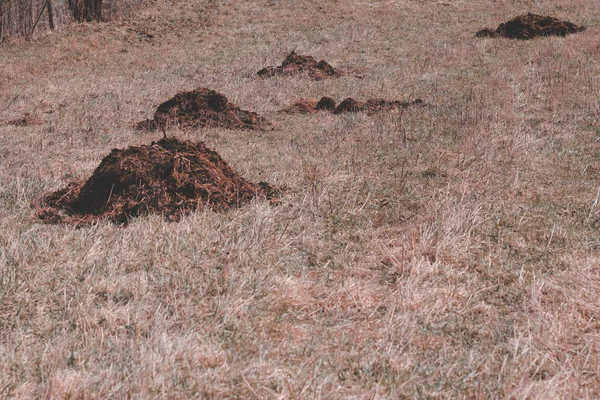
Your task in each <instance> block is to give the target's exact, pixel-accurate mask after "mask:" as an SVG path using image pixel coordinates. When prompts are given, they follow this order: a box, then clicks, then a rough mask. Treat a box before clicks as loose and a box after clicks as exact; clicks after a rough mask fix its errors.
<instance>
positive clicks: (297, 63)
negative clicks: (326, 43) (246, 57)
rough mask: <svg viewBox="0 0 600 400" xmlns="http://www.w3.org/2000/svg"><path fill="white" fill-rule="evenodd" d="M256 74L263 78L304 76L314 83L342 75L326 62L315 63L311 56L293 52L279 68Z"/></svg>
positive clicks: (271, 68)
mask: <svg viewBox="0 0 600 400" xmlns="http://www.w3.org/2000/svg"><path fill="white" fill-rule="evenodd" d="M257 74H258V76H260V77H263V78H270V77H273V76H290V75H298V74H306V75H308V76H309V77H310V78H312V79H313V80H315V81H320V80H322V79H328V78H337V77H339V76H342V75H343V74H342V72H341V71H339V70H338V69H336V68H334V67H332V66H331V65H329V64H328V63H327V62H326V61H324V60H321V61H317V60H316V59H315V58H314V57H312V56H302V55H300V54H297V53H296V52H295V51H292V52H291V53H290V54H288V56H287V57H286V58H285V60H283V63H281V65H280V66H278V67H266V68H263V69H261V70H260V71H258V73H257Z"/></svg>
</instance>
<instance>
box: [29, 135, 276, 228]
mask: <svg viewBox="0 0 600 400" xmlns="http://www.w3.org/2000/svg"><path fill="white" fill-rule="evenodd" d="M277 193H278V190H277V189H274V188H273V187H271V186H270V185H269V184H267V183H264V182H261V183H259V184H254V183H251V182H249V181H247V180H245V179H244V178H242V177H241V176H240V175H238V174H237V173H236V172H235V171H234V170H233V169H232V168H231V167H230V166H229V165H228V164H227V163H226V162H225V161H224V160H223V159H222V158H221V157H220V156H219V154H218V153H216V152H215V151H212V150H210V149H208V148H207V147H206V146H205V145H204V143H202V142H199V143H195V142H191V141H181V140H178V139H175V138H165V139H162V140H160V141H158V142H152V144H151V145H145V146H139V147H129V148H126V149H114V150H113V151H112V152H111V153H110V154H109V155H107V156H106V157H104V159H103V160H102V162H101V163H100V165H99V166H98V167H97V168H96V170H95V171H94V173H93V174H92V176H91V177H90V178H89V179H88V180H87V181H85V182H82V181H76V182H72V183H70V184H69V185H67V187H65V188H63V189H60V190H58V191H56V192H54V193H51V194H49V195H47V196H45V197H43V198H42V199H41V201H40V203H39V204H38V217H39V218H40V219H42V220H44V221H46V222H49V223H74V224H79V223H86V222H92V221H95V220H99V219H104V218H106V219H108V220H111V221H114V222H117V223H126V222H127V221H128V220H129V219H130V218H132V217H139V216H143V215H147V214H149V213H157V214H162V215H164V217H165V218H166V219H167V220H172V221H177V220H179V218H180V217H181V216H182V215H185V214H187V213H189V212H191V211H192V210H195V209H198V208H200V209H201V208H204V207H209V208H211V209H214V210H227V209H229V208H233V207H239V206H241V205H242V204H244V203H247V202H249V201H250V200H252V199H254V198H256V197H262V198H265V199H267V200H269V201H270V202H271V203H276V202H277V198H276V196H277Z"/></svg>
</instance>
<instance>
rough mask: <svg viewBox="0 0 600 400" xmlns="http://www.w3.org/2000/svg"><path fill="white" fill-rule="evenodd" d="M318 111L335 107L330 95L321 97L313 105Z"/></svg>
mask: <svg viewBox="0 0 600 400" xmlns="http://www.w3.org/2000/svg"><path fill="white" fill-rule="evenodd" d="M315 108H316V109H317V110H318V111H322V110H328V111H331V110H333V109H334V108H335V100H334V99H332V98H331V97H322V98H321V100H319V102H318V103H317V106H316V107H315Z"/></svg>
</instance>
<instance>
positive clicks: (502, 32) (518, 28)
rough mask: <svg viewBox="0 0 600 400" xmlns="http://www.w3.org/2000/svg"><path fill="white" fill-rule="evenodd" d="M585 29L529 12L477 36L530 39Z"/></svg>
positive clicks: (564, 34) (483, 31)
mask: <svg viewBox="0 0 600 400" xmlns="http://www.w3.org/2000/svg"><path fill="white" fill-rule="evenodd" d="M584 30H585V27H584V26H579V25H575V24H573V23H572V22H569V21H561V20H559V19H557V18H553V17H547V16H543V15H536V14H531V13H529V14H527V15H519V16H518V17H515V18H513V19H511V20H510V21H507V22H505V23H502V24H500V25H499V26H498V28H496V30H492V29H489V28H485V29H482V30H480V31H479V32H477V33H476V34H475V36H477V37H492V38H494V37H506V38H510V39H522V40H528V39H533V38H535V37H540V36H566V35H568V34H571V33H577V32H581V31H584Z"/></svg>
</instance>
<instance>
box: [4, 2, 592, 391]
mask: <svg viewBox="0 0 600 400" xmlns="http://www.w3.org/2000/svg"><path fill="white" fill-rule="evenodd" d="M527 12H532V13H536V14H541V15H551V16H555V17H558V18H561V19H566V20H569V21H571V22H574V23H577V24H581V25H585V26H587V27H588V29H587V30H586V31H584V32H581V33H577V34H574V35H570V36H567V37H566V38H548V39H536V40H530V41H527V42H523V41H513V40H507V39H479V38H475V37H474V35H475V32H476V31H478V30H480V29H482V28H484V27H489V26H497V25H498V24H499V23H500V22H503V21H507V20H509V19H510V18H512V17H514V16H515V15H520V14H525V13H527ZM599 26H600V3H599V2H597V1H595V0H579V1H576V2H573V1H571V0H558V1H550V0H541V1H536V2H528V1H525V2H523V1H516V0H515V1H512V0H506V1H501V2H500V1H499V2H492V1H480V0H462V1H452V2H450V1H448V2H441V1H411V0H399V1H349V0H339V1H331V2H313V1H308V0H307V1H304V0H299V1H266V0H265V1H251V2H250V1H240V0H230V1H219V2H209V1H206V2H202V1H183V0H181V1H173V2H167V1H164V2H162V1H158V2H157V3H156V4H155V5H154V6H153V7H151V8H148V9H146V10H142V11H140V12H139V14H138V15H136V16H134V17H132V18H131V19H130V20H128V21H122V22H118V21H114V22H111V23H102V24H84V25H81V26H67V27H63V28H62V29H61V31H60V32H58V33H55V34H53V35H51V36H46V37H39V38H37V40H36V41H34V42H32V43H29V44H25V43H23V44H18V43H16V44H10V45H8V46H4V47H2V48H0V88H1V90H0V120H1V122H0V125H1V126H0V136H1V137H2V141H3V144H2V146H0V360H2V362H1V363H0V397H18V398H39V397H48V398H117V397H131V398H155V397H166V398H190V397H193V396H197V397H203V398H244V399H246V398H348V397H353V398H433V397H436V398H448V399H450V398H452V399H455V398H481V399H493V398H502V399H508V398H514V399H548V398H598V397H599V396H600V383H599V382H600V380H599V379H598V374H599V371H600V355H599V352H600V348H599V344H598V343H600V320H599V312H600V252H599V249H600V242H599V233H600V204H599V201H600V196H599V193H600V192H599V187H600V179H599V175H600V123H599V116H600V98H599V97H598V93H599V89H600V81H599V80H600V36H599V33H600V32H599V29H598V27H599ZM294 49H296V51H297V52H298V53H300V54H310V55H313V56H314V57H315V58H316V59H319V60H321V59H324V60H327V61H328V62H329V63H331V65H334V66H336V67H352V68H357V69H359V70H360V71H364V72H361V74H362V79H359V78H357V77H355V76H343V77H339V78H336V79H330V80H323V81H318V82H315V81H313V80H310V79H307V78H305V77H304V78H303V77H292V78H290V77H273V78H270V79H260V78H257V77H256V71H258V70H260V69H261V68H264V67H265V66H268V65H278V64H279V63H280V62H281V60H282V59H283V58H284V57H285V55H287V54H289V52H290V51H291V50H294ZM200 86H202V87H208V88H211V89H214V90H217V91H219V92H221V93H223V94H224V95H226V96H227V98H228V99H229V100H230V101H231V102H232V103H234V104H236V105H237V106H239V107H240V108H242V109H245V110H251V111H254V112H257V113H259V114H260V115H263V116H265V118H267V119H269V121H271V122H272V123H273V125H274V130H272V131H267V132H260V131H258V132H257V131H232V130H226V129H207V128H201V129H196V130H186V131H179V130H176V129H173V130H172V131H171V132H169V134H172V135H177V136H178V137H181V138H182V139H192V140H202V141H205V142H206V143H207V145H208V146H209V147H210V148H213V149H215V150H216V151H217V152H218V153H219V154H220V155H221V156H222V157H223V159H224V160H226V161H227V162H228V163H229V164H230V165H231V166H232V168H234V169H235V170H236V171H237V172H239V173H240V175H242V176H244V177H245V178H247V179H249V180H250V181H253V182H259V181H267V182H270V183H273V184H275V185H278V186H283V187H285V188H286V191H285V195H284V196H283V197H282V199H281V202H280V204H279V205H278V206H270V205H269V204H268V203H266V202H263V201H256V202H254V203H252V204H250V205H248V206H246V207H243V208H240V209H236V210H233V211H230V212H226V213H214V212H211V211H208V210H206V211H203V212H197V213H194V214H192V215H190V216H188V217H185V218H183V219H182V220H181V221H180V222H178V223H170V222H167V221H165V220H164V219H163V218H161V217H160V216H150V217H144V218H139V219H137V220H135V221H133V222H132V223H131V224H129V225H128V226H127V227H123V226H118V225H115V224H113V223H110V222H101V223H98V224H95V225H92V226H88V227H83V228H79V229H77V228H74V227H69V226H55V225H44V224H42V223H40V221H39V220H37V219H36V218H35V210H34V209H32V207H31V203H32V202H34V201H35V200H37V199H39V197H40V196H41V195H43V194H45V193H48V192H50V191H52V190H56V189H59V188H61V187H64V185H66V184H67V183H68V182H70V181H72V180H74V179H84V178H86V177H88V176H89V175H90V174H91V172H92V171H93V170H94V168H96V166H97V165H98V164H99V162H100V161H101V160H102V158H103V157H104V156H105V155H106V154H108V153H109V152H110V150H111V149H113V148H124V147H127V146H130V145H140V144H149V143H150V142H151V141H152V140H158V139H159V138H160V137H161V136H162V133H160V132H150V133H148V132H140V131H136V130H135V129H134V126H135V123H136V122H138V121H140V120H143V119H146V118H151V117H152V115H153V113H154V111H155V110H156V107H157V106H158V105H159V104H160V103H161V102H163V101H165V100H166V99H169V98H171V97H173V96H174V95H175V94H176V93H178V92H180V91H183V90H192V89H194V88H197V87H200ZM324 95H326V96H331V97H333V98H336V99H343V98H346V97H353V98H357V99H368V98H385V99H399V100H409V99H414V98H420V99H423V101H425V102H426V103H427V104H429V105H430V106H429V107H409V108H406V109H401V110H397V111H394V112H390V113H383V114H376V115H373V116H369V115H366V114H343V115H332V114H330V113H315V114H310V115H287V114H283V113H278V112H277V110H280V109H282V108H283V107H286V106H288V105H290V104H292V103H293V102H294V101H296V100H297V99H300V98H320V97H321V96H324ZM26 113H29V114H27V115H29V116H28V117H27V118H26ZM20 119H24V120H25V119H27V120H31V121H35V122H36V123H31V124H28V123H24V124H16V125H15V124H9V123H8V121H16V120H20ZM40 120H41V123H40V122H39V121H40Z"/></svg>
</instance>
